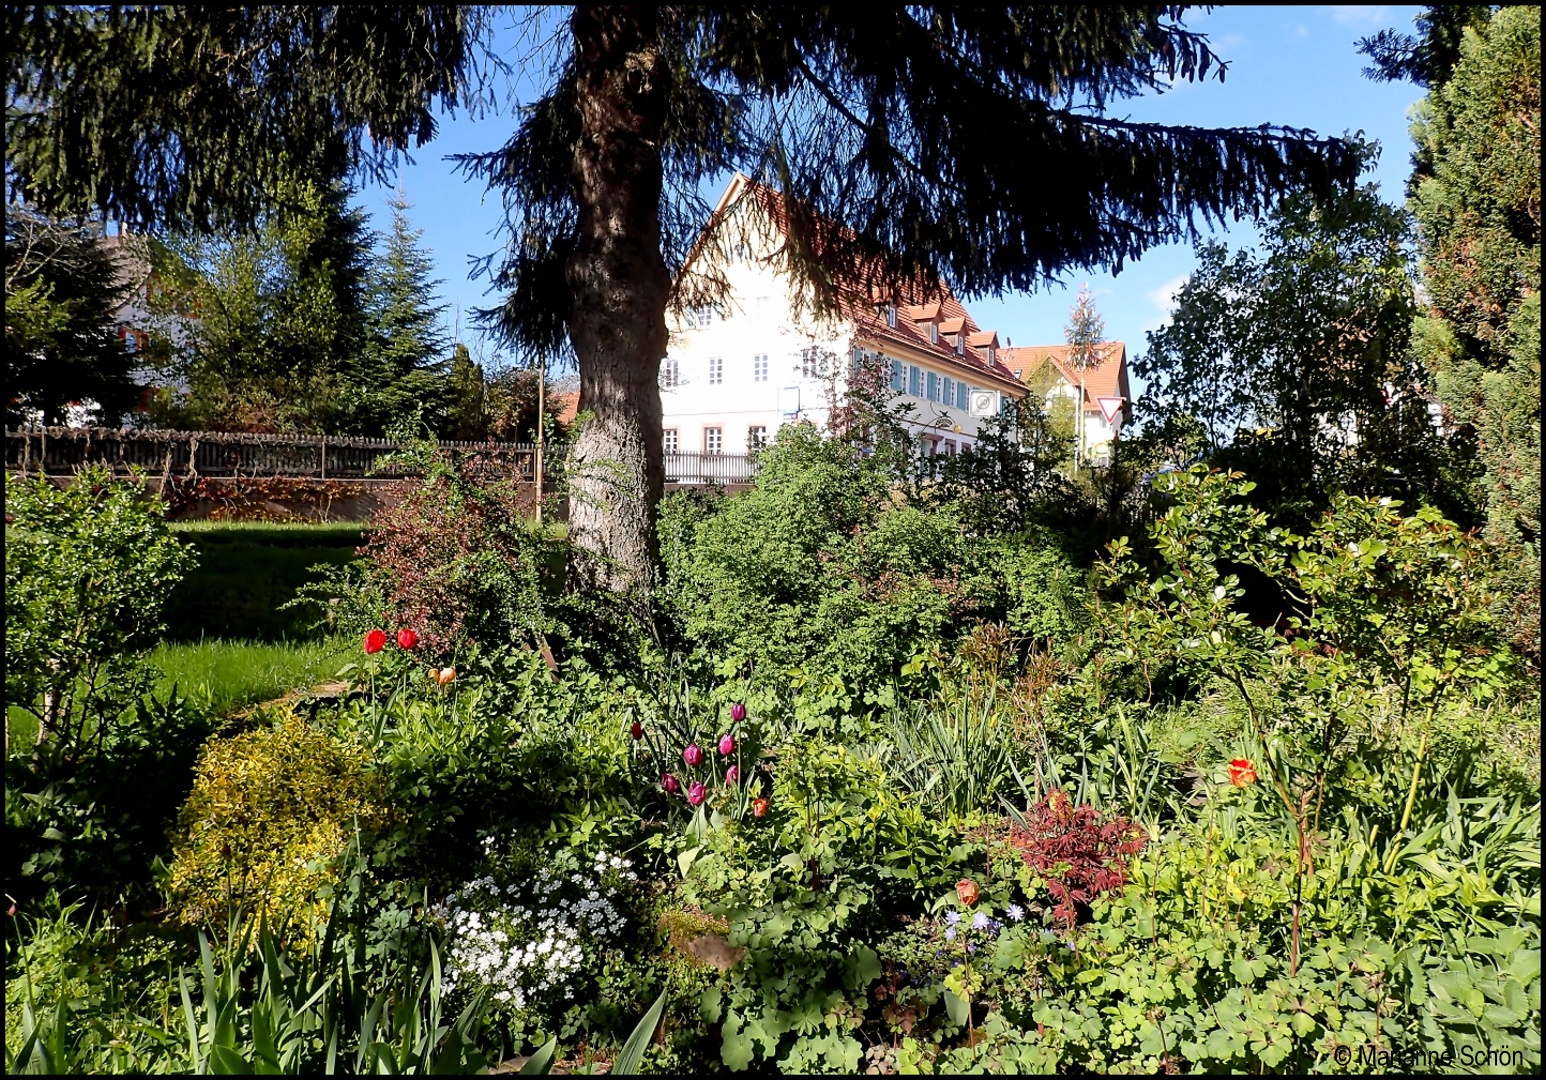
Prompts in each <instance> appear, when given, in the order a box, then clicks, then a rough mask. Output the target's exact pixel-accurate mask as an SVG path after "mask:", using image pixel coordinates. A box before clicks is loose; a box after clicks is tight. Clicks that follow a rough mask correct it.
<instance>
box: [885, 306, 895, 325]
mask: <svg viewBox="0 0 1546 1080" xmlns="http://www.w3.org/2000/svg"><path fill="white" fill-rule="evenodd" d="M886 325H887V326H889V327H890V328H891V329H893V330H895V329H896V305H895V304H887V305H886Z"/></svg>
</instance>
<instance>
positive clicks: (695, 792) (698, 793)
mask: <svg viewBox="0 0 1546 1080" xmlns="http://www.w3.org/2000/svg"><path fill="white" fill-rule="evenodd" d="M706 798H708V792H707V791H706V790H705V789H704V787H703V785H702V784H700V783H697V782H694V783H693V785H692V787H690V788H688V789H687V801H688V802H689V803H691V804H692V805H693V806H697V805H698V804H699V803H701V802H702V801H703V800H704V799H706Z"/></svg>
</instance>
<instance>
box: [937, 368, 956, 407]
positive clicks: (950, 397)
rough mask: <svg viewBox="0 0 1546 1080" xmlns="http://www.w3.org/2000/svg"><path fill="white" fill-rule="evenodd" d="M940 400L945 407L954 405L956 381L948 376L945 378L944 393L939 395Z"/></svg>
mask: <svg viewBox="0 0 1546 1080" xmlns="http://www.w3.org/2000/svg"><path fill="white" fill-rule="evenodd" d="M940 400H941V401H943V402H944V403H945V404H946V405H954V404H955V403H956V381H955V380H954V379H952V378H951V377H950V376H948V375H947V376H945V392H944V393H943V394H941V395H940Z"/></svg>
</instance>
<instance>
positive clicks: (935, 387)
mask: <svg viewBox="0 0 1546 1080" xmlns="http://www.w3.org/2000/svg"><path fill="white" fill-rule="evenodd" d="M928 398H929V400H930V401H938V400H939V376H938V375H936V374H934V372H932V371H931V372H929V392H928Z"/></svg>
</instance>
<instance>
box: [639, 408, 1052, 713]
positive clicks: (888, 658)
mask: <svg viewBox="0 0 1546 1080" xmlns="http://www.w3.org/2000/svg"><path fill="white" fill-rule="evenodd" d="M762 462H763V465H762V471H761V472H760V474H759V475H758V478H757V485H756V487H754V488H753V489H752V490H751V491H749V492H747V493H745V494H743V495H739V496H736V497H735V498H733V499H728V500H724V501H723V502H719V503H710V504H705V503H704V502H703V501H702V500H693V499H690V498H689V497H686V496H682V495H676V496H672V497H671V498H670V499H667V500H666V502H665V503H664V504H663V506H662V514H661V524H660V534H661V548H662V557H663V559H664V561H665V564H666V574H665V585H664V587H663V588H662V590H661V594H662V600H663V603H664V606H665V608H666V610H667V611H668V612H670V613H671V614H672V615H674V617H675V619H676V621H677V623H678V625H679V628H680V630H681V633H682V636H683V637H685V638H686V639H687V641H689V642H690V643H691V644H692V645H693V646H694V647H696V649H697V650H698V653H699V655H700V656H704V657H713V658H714V663H715V665H716V666H719V665H722V666H723V669H724V670H726V671H734V672H745V671H752V672H754V673H758V678H759V680H760V681H761V683H762V684H763V685H766V684H767V683H768V681H769V680H772V679H776V678H777V677H778V676H780V675H781V674H782V673H783V672H785V671H788V670H791V669H799V670H800V671H801V672H802V674H803V676H804V678H805V680H806V681H807V682H809V683H810V684H811V685H813V686H816V687H819V686H821V685H823V684H824V683H825V682H826V681H827V680H829V679H830V680H836V681H837V682H838V683H840V684H841V685H842V686H843V687H844V688H846V689H847V690H848V691H850V692H852V691H853V690H854V689H855V688H859V689H861V690H863V689H868V688H871V687H874V686H875V685H876V684H883V683H887V682H890V681H891V680H893V679H895V678H897V677H898V675H899V673H900V672H901V669H902V667H903V666H904V665H906V664H907V663H908V662H909V661H911V660H912V658H913V657H914V656H915V655H918V654H920V653H928V652H930V651H931V650H932V649H934V648H936V647H938V648H948V646H949V645H950V644H951V643H953V642H954V641H955V639H956V637H957V636H958V634H959V633H960V632H961V631H962V629H963V628H965V627H968V626H970V625H971V624H972V623H973V622H974V621H976V620H979V619H988V620H994V621H999V620H1003V619H1005V618H1006V617H1007V618H1009V619H1011V620H1012V623H1013V625H1014V627H1015V629H1016V630H1017V631H1019V632H1022V633H1025V634H1027V635H1030V636H1036V637H1047V638H1051V639H1054V640H1058V641H1066V640H1067V638H1068V637H1070V636H1071V635H1072V633H1073V632H1074V631H1075V629H1076V628H1077V627H1078V625H1079V623H1080V615H1079V611H1080V609H1081V608H1082V589H1081V588H1080V580H1079V579H1080V577H1081V575H1079V574H1078V573H1077V571H1075V570H1074V569H1073V567H1072V564H1071V563H1070V562H1069V561H1068V559H1067V557H1066V556H1065V555H1064V554H1063V553H1062V551H1061V550H1060V548H1059V547H1058V545H1056V544H1055V543H1053V542H1051V541H1050V540H1049V539H1048V537H1047V534H1046V533H1044V532H1039V531H1035V530H1030V531H1023V532H1021V533H1020V534H1017V535H1015V536H995V537H993V538H991V539H987V540H984V539H980V538H976V539H974V538H972V537H971V535H970V530H969V529H968V527H967V524H966V522H965V521H964V520H963V518H962V516H961V515H960V513H958V511H957V509H956V508H955V506H954V504H951V503H940V504H936V503H934V502H929V503H909V502H906V501H904V500H903V499H902V497H901V495H900V493H897V494H892V493H891V492H890V487H889V485H890V480H889V478H888V476H887V475H886V473H885V472H884V470H883V468H882V467H881V466H880V465H879V464H877V463H876V462H875V461H874V460H872V459H870V458H867V457H865V456H864V455H863V454H861V453H860V452H859V451H858V450H857V449H855V448H854V447H852V446H849V445H846V444H845V443H843V442H841V441H837V440H824V439H822V438H821V437H820V436H819V435H818V434H817V433H816V431H815V430H814V429H813V428H810V427H808V426H805V425H786V426H785V427H784V428H782V429H781V430H780V431H779V435H778V439H777V440H776V442H775V443H774V445H773V447H771V448H770V449H768V450H766V451H764V452H763V456H762Z"/></svg>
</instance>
